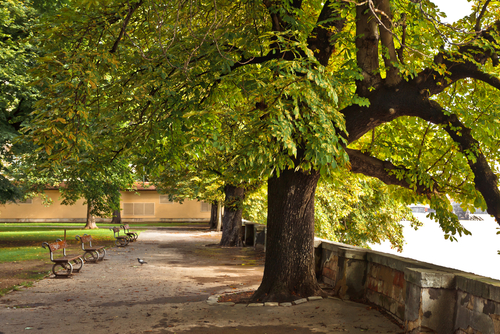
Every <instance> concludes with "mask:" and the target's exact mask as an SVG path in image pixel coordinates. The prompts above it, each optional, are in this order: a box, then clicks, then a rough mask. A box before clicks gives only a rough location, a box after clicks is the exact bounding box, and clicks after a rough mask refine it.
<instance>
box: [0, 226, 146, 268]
mask: <svg viewBox="0 0 500 334" xmlns="http://www.w3.org/2000/svg"><path fill="white" fill-rule="evenodd" d="M136 231H137V230H136ZM85 233H86V234H90V235H92V238H93V239H94V240H95V243H96V244H99V242H101V244H102V242H106V241H107V242H106V243H107V244H109V243H110V242H112V241H113V240H114V238H113V232H112V231H110V230H108V229H98V230H82V229H77V228H67V229H66V240H67V242H68V244H70V245H74V246H75V248H77V247H78V242H77V241H76V240H75V236H76V235H83V234H85ZM56 239H64V229H62V228H54V227H41V226H34V227H31V226H17V227H11V226H0V263H2V262H12V261H25V260H36V259H38V258H40V256H45V257H47V258H48V256H49V251H48V250H47V249H43V248H42V243H43V242H48V243H52V242H55V241H56Z"/></svg>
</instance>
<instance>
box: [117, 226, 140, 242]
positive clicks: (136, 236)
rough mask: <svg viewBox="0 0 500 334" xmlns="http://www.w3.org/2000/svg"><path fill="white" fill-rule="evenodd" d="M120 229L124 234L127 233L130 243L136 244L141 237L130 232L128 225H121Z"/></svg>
mask: <svg viewBox="0 0 500 334" xmlns="http://www.w3.org/2000/svg"><path fill="white" fill-rule="evenodd" d="M120 227H121V228H122V229H123V233H125V235H126V236H127V238H128V241H129V242H134V241H136V240H137V238H138V237H139V234H137V233H135V232H130V227H129V226H128V224H125V225H120Z"/></svg>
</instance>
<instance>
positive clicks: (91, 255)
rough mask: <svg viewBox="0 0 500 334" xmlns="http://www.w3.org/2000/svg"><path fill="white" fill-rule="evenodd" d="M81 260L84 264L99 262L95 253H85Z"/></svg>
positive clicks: (97, 254)
mask: <svg viewBox="0 0 500 334" xmlns="http://www.w3.org/2000/svg"><path fill="white" fill-rule="evenodd" d="M83 260H84V261H85V262H97V261H98V260H99V253H98V252H97V251H85V254H83Z"/></svg>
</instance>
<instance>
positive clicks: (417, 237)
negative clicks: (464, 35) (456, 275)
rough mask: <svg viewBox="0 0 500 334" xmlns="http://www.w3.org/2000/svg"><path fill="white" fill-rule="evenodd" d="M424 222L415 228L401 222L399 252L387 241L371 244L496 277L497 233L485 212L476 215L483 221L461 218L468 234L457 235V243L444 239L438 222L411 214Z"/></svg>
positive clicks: (499, 274) (499, 263)
mask: <svg viewBox="0 0 500 334" xmlns="http://www.w3.org/2000/svg"><path fill="white" fill-rule="evenodd" d="M414 215H415V216H416V217H417V218H418V219H419V220H420V221H421V222H422V223H423V224H424V225H423V226H422V227H419V229H418V230H417V231H415V230H414V229H413V228H411V227H410V223H409V222H406V221H405V222H403V224H404V236H405V241H406V244H405V246H404V248H403V252H402V253H398V252H397V251H396V250H394V249H391V245H390V243H389V242H384V243H382V244H380V245H379V244H373V245H370V247H371V248H372V249H373V250H376V251H379V252H384V253H390V254H395V255H399V256H403V257H407V258H411V259H415V260H418V261H423V262H428V263H433V264H436V265H440V266H444V267H449V268H455V269H459V270H462V271H465V272H470V273H474V274H477V275H481V276H486V277H491V278H495V279H498V280H500V255H498V251H499V250H500V235H497V234H496V233H497V231H499V230H497V229H496V228H497V227H499V226H498V225H497V223H496V222H495V220H494V219H493V218H491V217H490V216H489V215H476V216H478V217H481V218H482V219H484V220H483V221H474V220H461V221H460V222H461V223H462V224H463V225H464V227H465V228H466V229H467V230H469V231H470V232H471V233H472V235H466V236H462V237H457V239H458V242H455V241H454V242H451V241H449V240H446V239H445V238H444V233H443V231H442V230H441V228H440V227H439V224H438V223H436V222H434V221H433V220H431V219H428V218H426V214H423V213H414Z"/></svg>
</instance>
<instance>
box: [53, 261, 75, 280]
mask: <svg viewBox="0 0 500 334" xmlns="http://www.w3.org/2000/svg"><path fill="white" fill-rule="evenodd" d="M52 273H53V274H54V275H55V276H56V277H63V276H65V277H67V276H69V275H71V274H72V273H73V266H72V265H71V263H69V262H68V263H56V264H54V265H53V266H52Z"/></svg>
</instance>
